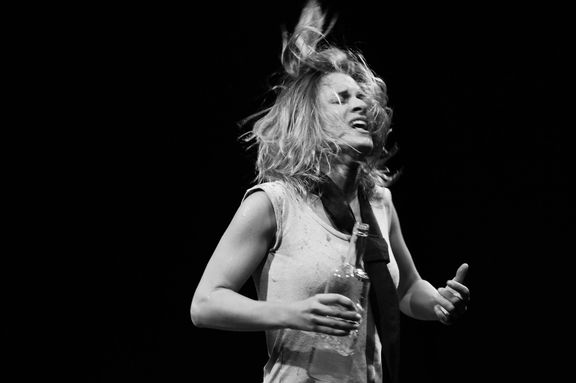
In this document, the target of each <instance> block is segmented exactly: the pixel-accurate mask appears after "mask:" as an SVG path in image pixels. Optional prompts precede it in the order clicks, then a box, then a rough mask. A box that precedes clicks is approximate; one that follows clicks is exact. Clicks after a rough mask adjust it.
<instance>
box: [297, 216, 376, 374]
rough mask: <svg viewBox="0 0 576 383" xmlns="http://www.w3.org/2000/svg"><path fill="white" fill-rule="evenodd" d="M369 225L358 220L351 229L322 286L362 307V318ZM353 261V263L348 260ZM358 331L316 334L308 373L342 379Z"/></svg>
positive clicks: (366, 295)
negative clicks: (335, 265)
mask: <svg viewBox="0 0 576 383" xmlns="http://www.w3.org/2000/svg"><path fill="white" fill-rule="evenodd" d="M368 229H369V225H368V224H365V223H360V222H357V223H356V224H355V225H354V228H353V230H352V236H351V237H350V242H349V245H348V252H347V254H343V257H342V264H341V265H340V266H339V267H338V268H337V269H336V270H334V271H333V272H332V275H331V277H330V279H329V280H328V282H327V284H326V288H325V289H324V292H325V293H336V294H341V295H344V296H346V297H348V298H350V299H351V300H352V301H353V302H354V303H355V304H356V305H357V306H359V307H360V308H361V310H360V312H361V313H362V319H361V320H364V319H365V318H364V315H365V313H366V309H367V305H368V291H369V288H370V279H369V278H368V274H366V272H365V271H364V268H363V267H362V264H363V263H362V259H363V256H364V250H365V248H366V237H367V236H368ZM351 262H354V263H351ZM358 336H359V330H358V329H356V330H354V331H351V332H350V334H349V335H346V336H335V335H327V334H320V333H319V334H317V336H316V343H315V347H314V350H313V352H312V355H311V360H310V366H309V369H308V373H309V375H310V376H312V377H313V378H315V379H317V380H318V381H330V382H336V381H345V378H346V377H347V375H348V373H349V371H350V366H351V363H352V358H350V355H352V354H353V353H354V347H355V345H356V341H357V339H358Z"/></svg>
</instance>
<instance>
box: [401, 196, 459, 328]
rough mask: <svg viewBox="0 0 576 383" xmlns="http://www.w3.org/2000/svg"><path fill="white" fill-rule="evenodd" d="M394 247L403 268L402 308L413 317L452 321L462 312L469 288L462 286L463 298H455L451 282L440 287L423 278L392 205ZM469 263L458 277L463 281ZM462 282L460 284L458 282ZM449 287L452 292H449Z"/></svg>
mask: <svg viewBox="0 0 576 383" xmlns="http://www.w3.org/2000/svg"><path fill="white" fill-rule="evenodd" d="M390 246H391V247H392V251H393V253H394V256H395V257H396V261H397V262H398V267H399V269H400V284H399V286H398V294H399V297H400V310H402V312H403V313H404V314H406V315H408V316H409V317H412V318H415V319H421V320H439V321H441V322H443V323H448V322H449V318H448V316H449V315H450V314H451V313H454V314H457V313H461V311H462V310H463V309H465V304H466V302H467V300H468V289H467V288H466V287H465V286H463V285H460V286H461V287H460V288H459V290H460V291H461V293H460V294H459V295H460V299H458V298H455V296H456V295H455V294H453V291H454V290H453V289H452V288H451V287H450V286H451V284H450V283H449V285H448V286H447V287H446V288H441V289H436V288H435V287H434V286H432V285H431V284H430V283H429V282H428V281H426V280H424V279H422V278H421V277H420V275H419V274H418V271H417V270H416V266H415V265H414V261H413V259H412V256H411V254H410V251H409V250H408V247H407V246H406V243H405V241H404V237H403V236H402V230H401V228H400V221H399V218H398V214H397V212H396V209H395V208H394V205H392V224H391V226H390ZM467 267H468V266H467V265H466V264H465V265H463V266H461V268H460V269H459V273H460V274H459V273H457V277H456V278H455V280H458V279H460V280H463V278H464V275H465V273H466V269H467ZM458 284H459V283H458ZM448 289H450V290H452V291H448Z"/></svg>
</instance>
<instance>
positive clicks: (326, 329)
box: [314, 326, 350, 336]
mask: <svg viewBox="0 0 576 383" xmlns="http://www.w3.org/2000/svg"><path fill="white" fill-rule="evenodd" d="M314 331H315V332H319V333H322V334H327V335H335V336H346V335H350V331H349V330H340V329H335V328H332V327H326V326H316V327H315V328H314Z"/></svg>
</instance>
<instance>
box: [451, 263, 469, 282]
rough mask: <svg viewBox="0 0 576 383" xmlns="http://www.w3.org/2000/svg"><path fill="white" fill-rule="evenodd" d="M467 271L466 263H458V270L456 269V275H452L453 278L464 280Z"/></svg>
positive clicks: (457, 280)
mask: <svg viewBox="0 0 576 383" xmlns="http://www.w3.org/2000/svg"><path fill="white" fill-rule="evenodd" d="M467 272H468V264H467V263H463V264H462V265H460V267H459V268H458V270H456V276H455V277H454V280H455V281H456V282H459V283H462V282H464V278H466V273H467Z"/></svg>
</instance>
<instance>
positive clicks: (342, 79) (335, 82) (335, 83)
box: [320, 73, 360, 93]
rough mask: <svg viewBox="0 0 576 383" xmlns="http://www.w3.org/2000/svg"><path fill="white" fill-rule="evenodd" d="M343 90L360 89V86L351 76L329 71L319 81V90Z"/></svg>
mask: <svg viewBox="0 0 576 383" xmlns="http://www.w3.org/2000/svg"><path fill="white" fill-rule="evenodd" d="M344 90H360V86H359V85H358V83H357V82H356V81H354V79H353V78H352V77H350V76H349V75H347V74H344V73H329V74H327V75H325V76H324V77H323V78H322V80H321V81H320V92H322V93H324V92H336V93H338V92H342V91H344Z"/></svg>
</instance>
